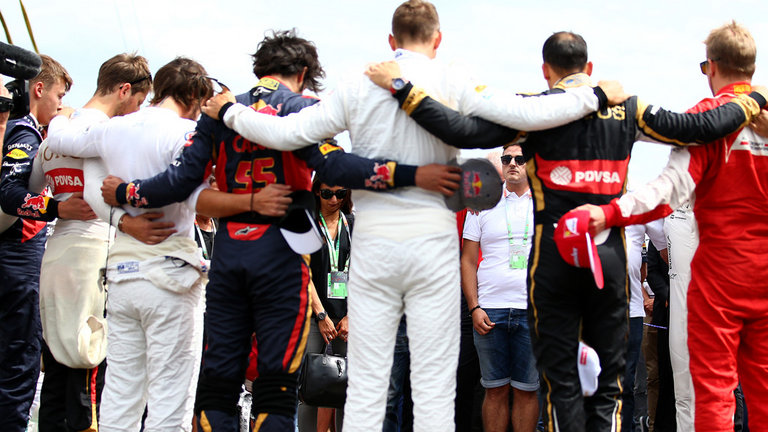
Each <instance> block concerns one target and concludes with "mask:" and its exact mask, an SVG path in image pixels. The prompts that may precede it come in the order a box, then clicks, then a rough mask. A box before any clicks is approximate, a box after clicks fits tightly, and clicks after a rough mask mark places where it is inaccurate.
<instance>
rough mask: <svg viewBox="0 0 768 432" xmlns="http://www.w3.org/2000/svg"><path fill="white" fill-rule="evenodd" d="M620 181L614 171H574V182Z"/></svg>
mask: <svg viewBox="0 0 768 432" xmlns="http://www.w3.org/2000/svg"><path fill="white" fill-rule="evenodd" d="M580 182H585V183H621V177H620V176H619V173H618V172H616V171H598V170H588V171H576V183H580Z"/></svg>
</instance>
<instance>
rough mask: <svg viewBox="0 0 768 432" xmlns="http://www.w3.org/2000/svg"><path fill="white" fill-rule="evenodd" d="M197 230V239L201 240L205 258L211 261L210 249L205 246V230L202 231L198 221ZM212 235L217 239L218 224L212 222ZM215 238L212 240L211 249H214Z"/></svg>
mask: <svg viewBox="0 0 768 432" xmlns="http://www.w3.org/2000/svg"><path fill="white" fill-rule="evenodd" d="M195 229H196V230H197V238H199V239H200V248H201V249H202V250H203V258H205V259H207V260H209V259H211V258H210V257H209V256H208V247H207V246H206V245H205V237H203V230H201V229H200V225H198V224H197V221H195ZM211 233H212V234H213V237H214V238H215V237H216V224H215V223H213V221H211ZM213 241H214V240H213V238H212V239H211V247H213Z"/></svg>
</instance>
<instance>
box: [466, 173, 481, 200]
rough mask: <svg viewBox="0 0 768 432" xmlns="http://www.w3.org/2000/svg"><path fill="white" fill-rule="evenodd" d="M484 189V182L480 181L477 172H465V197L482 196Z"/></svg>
mask: <svg viewBox="0 0 768 432" xmlns="http://www.w3.org/2000/svg"><path fill="white" fill-rule="evenodd" d="M482 188H483V181H482V180H480V173H478V172H477V171H464V196H465V197H474V196H478V195H480V191H481V190H482Z"/></svg>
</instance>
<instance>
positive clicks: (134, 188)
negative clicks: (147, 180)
mask: <svg viewBox="0 0 768 432" xmlns="http://www.w3.org/2000/svg"><path fill="white" fill-rule="evenodd" d="M139 187H140V186H138V185H136V184H135V183H128V187H127V188H126V190H125V198H126V199H127V200H128V202H133V201H136V200H139V199H140V198H141V196H139Z"/></svg>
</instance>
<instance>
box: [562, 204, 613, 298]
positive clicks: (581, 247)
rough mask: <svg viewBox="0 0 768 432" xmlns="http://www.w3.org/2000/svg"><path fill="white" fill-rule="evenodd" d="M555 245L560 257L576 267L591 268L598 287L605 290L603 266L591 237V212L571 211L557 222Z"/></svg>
mask: <svg viewBox="0 0 768 432" xmlns="http://www.w3.org/2000/svg"><path fill="white" fill-rule="evenodd" d="M555 244H557V250H558V251H559V252H560V256H561V257H563V260H565V262H567V263H568V264H570V265H572V266H574V267H582V268H590V269H592V274H593V275H594V276H595V284H597V287H598V288H600V289H602V288H603V285H604V284H603V265H602V264H601V263H600V256H599V255H598V254H597V246H596V245H595V242H594V240H592V236H590V235H589V210H571V211H569V212H568V213H566V214H564V215H563V217H561V218H560V220H559V221H557V228H555Z"/></svg>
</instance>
